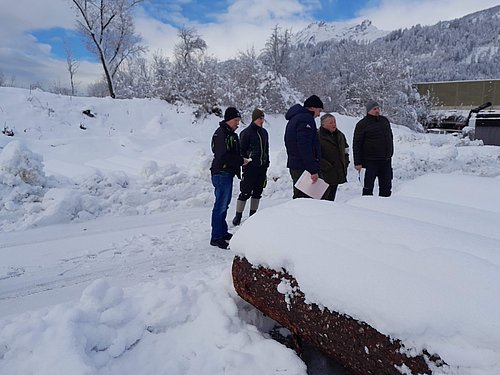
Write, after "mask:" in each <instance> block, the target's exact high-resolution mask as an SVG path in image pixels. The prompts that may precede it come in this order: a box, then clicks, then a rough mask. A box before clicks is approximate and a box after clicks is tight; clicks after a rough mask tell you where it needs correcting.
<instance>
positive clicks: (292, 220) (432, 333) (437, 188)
mask: <svg viewBox="0 0 500 375" xmlns="http://www.w3.org/2000/svg"><path fill="white" fill-rule="evenodd" d="M457 187H461V188H463V189H464V190H466V191H467V192H468V194H467V195H464V194H463V193H462V192H461V190H460V189H458V188H457ZM499 188H500V178H498V177H497V178H481V177H473V176H444V175H428V176H424V177H421V178H417V179H416V180H415V181H412V182H407V183H406V184H405V185H404V186H403V188H402V189H401V191H400V192H399V193H397V194H396V195H395V196H394V197H392V198H389V199H384V198H378V197H360V198H356V199H353V200H351V201H349V202H347V203H333V204H332V203H331V202H324V201H313V200H308V199H301V200H295V201H291V202H288V203H285V204H283V205H280V206H275V207H272V208H269V209H266V210H262V212H260V213H259V215H256V217H255V218H254V217H252V218H250V219H249V220H247V221H246V222H245V224H244V225H243V227H242V228H241V229H240V230H239V231H238V232H237V233H236V235H235V236H234V237H233V240H232V241H231V249H233V250H234V251H235V252H237V253H238V254H241V255H244V256H245V257H247V259H248V260H249V261H250V262H251V263H252V264H262V265H265V266H268V267H271V268H274V269H281V267H283V268H285V269H287V270H288V271H289V272H290V273H291V274H292V275H294V276H295V277H296V279H297V280H298V283H299V285H300V288H301V290H302V291H303V292H304V293H305V295H306V297H307V298H308V299H309V300H310V301H311V302H315V303H317V304H319V305H321V306H326V307H328V308H330V309H332V310H335V311H339V312H341V313H345V314H347V315H350V316H352V317H354V318H356V319H359V320H362V321H365V322H367V323H368V324H370V325H371V326H373V327H374V328H376V329H377V330H379V331H380V332H382V333H384V334H389V335H390V336H391V337H394V338H399V339H402V340H403V342H405V343H406V344H407V345H409V346H413V347H415V348H416V349H418V350H421V349H427V350H428V351H429V352H430V353H437V354H439V355H440V356H441V357H442V358H443V360H444V361H445V362H447V363H448V364H449V365H450V366H451V368H452V370H453V371H456V372H457V373H459V374H468V375H469V374H484V375H490V374H493V373H499V372H500V349H499V348H500V320H499V319H498V317H499V316H500V299H498V297H497V296H499V295H500V235H499V234H498V228H497V226H498V223H499V222H500V210H499V209H498V207H500V201H499V199H500V198H498V194H497V192H498V190H499ZM471 189H473V191H471ZM434 192H436V193H435V194H433V193H434ZM284 298H285V299H286V295H285V296H284ZM436 371H437V372H436V373H439V370H436Z"/></svg>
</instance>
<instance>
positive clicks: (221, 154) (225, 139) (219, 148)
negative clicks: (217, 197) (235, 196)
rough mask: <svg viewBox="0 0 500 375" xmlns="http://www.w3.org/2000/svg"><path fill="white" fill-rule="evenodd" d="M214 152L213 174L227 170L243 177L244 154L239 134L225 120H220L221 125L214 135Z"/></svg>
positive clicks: (211, 169)
mask: <svg viewBox="0 0 500 375" xmlns="http://www.w3.org/2000/svg"><path fill="white" fill-rule="evenodd" d="M212 152H213V154H214V158H213V160H212V166H211V167H210V171H211V172H212V175H214V174H217V173H220V172H227V173H230V174H231V175H232V176H235V175H236V176H238V178H241V168H240V167H241V165H243V156H241V155H240V140H239V138H238V134H236V133H235V132H234V130H232V129H231V128H230V127H229V126H228V125H227V124H226V122H225V121H221V122H219V127H218V128H217V130H216V131H215V132H214V135H213V136H212Z"/></svg>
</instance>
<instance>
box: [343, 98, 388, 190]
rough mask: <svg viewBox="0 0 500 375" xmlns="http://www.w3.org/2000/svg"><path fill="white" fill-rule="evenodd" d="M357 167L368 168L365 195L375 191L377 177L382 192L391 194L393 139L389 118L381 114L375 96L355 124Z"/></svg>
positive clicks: (358, 168) (359, 170)
mask: <svg viewBox="0 0 500 375" xmlns="http://www.w3.org/2000/svg"><path fill="white" fill-rule="evenodd" d="M352 151H353V156H354V168H355V169H356V171H358V173H360V172H361V169H362V168H365V177H364V181H363V193H362V194H363V195H373V188H374V186H375V180H376V179H378V187H379V194H378V195H379V196H381V197H390V196H391V190H392V156H393V154H394V141H393V135H392V130H391V123H390V122H389V120H388V119H387V118H386V117H384V116H382V115H380V106H379V104H378V103H377V102H376V101H375V100H368V102H367V103H366V116H365V117H363V118H362V119H361V120H360V121H359V122H358V123H357V124H356V127H355V128H354V137H353V141H352Z"/></svg>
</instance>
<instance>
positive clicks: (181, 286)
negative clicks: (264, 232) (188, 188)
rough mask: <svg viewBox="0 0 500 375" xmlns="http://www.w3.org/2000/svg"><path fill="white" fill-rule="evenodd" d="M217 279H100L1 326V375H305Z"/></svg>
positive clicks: (209, 276)
mask: <svg viewBox="0 0 500 375" xmlns="http://www.w3.org/2000/svg"><path fill="white" fill-rule="evenodd" d="M215 274H220V270H217V273H215V272H212V274H209V273H208V272H205V273H194V272H193V273H190V274H188V275H184V276H180V277H179V279H177V280H176V282H175V283H171V282H169V281H166V280H163V281H158V282H156V283H152V284H143V285H140V286H138V287H136V288H135V289H131V290H128V291H124V290H122V289H120V288H116V287H113V286H111V285H109V284H108V283H107V282H106V281H104V280H102V279H101V280H96V281H94V282H93V283H92V284H91V285H90V286H89V287H87V288H86V289H85V291H84V292H83V294H82V296H81V298H80V301H79V302H78V303H75V304H66V305H59V306H56V307H53V308H51V309H49V310H47V311H40V312H32V313H25V314H22V315H20V316H18V317H15V318H11V319H5V320H3V321H0V337H1V339H0V373H2V374H20V373H22V374H27V373H33V374H37V375H44V374H54V371H56V372H58V373H64V374H72V375H80V374H81V375H83V374H118V373H119V374H171V375H176V374H177V375H189V374H192V375H199V374H202V373H206V374H223V373H228V374H241V375H244V374H248V375H253V374H256V373H257V374H278V373H287V374H296V375H305V374H306V369H305V365H304V363H303V362H302V361H301V360H300V359H299V358H298V357H297V356H296V355H295V353H294V352H293V351H292V350H290V349H287V348H285V347H284V346H282V345H280V344H279V343H277V342H276V341H274V340H272V339H270V338H268V337H264V336H263V335H262V334H261V333H259V332H258V331H257V329H256V328H255V326H253V325H249V324H248V323H246V322H245V321H244V320H242V318H240V317H239V315H238V311H239V309H238V306H237V303H241V301H239V299H238V298H237V297H236V296H235V294H234V291H232V284H231V283H230V275H229V273H228V272H223V275H222V276H215Z"/></svg>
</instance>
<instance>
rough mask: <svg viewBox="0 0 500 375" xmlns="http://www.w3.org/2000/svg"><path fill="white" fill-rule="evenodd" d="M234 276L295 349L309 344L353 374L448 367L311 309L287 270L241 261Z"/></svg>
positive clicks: (353, 322) (387, 374)
mask: <svg viewBox="0 0 500 375" xmlns="http://www.w3.org/2000/svg"><path fill="white" fill-rule="evenodd" d="M232 275H233V283H234V288H235V290H236V292H237V293H238V295H239V296H240V297H241V298H243V299H244V300H245V301H247V302H249V303H250V304H252V305H253V306H255V307H256V308H257V309H259V310H260V311H261V312H263V313H264V314H265V315H267V316H269V317H270V318H272V319H274V320H275V321H276V322H278V323H279V324H281V325H283V326H284V327H286V328H288V329H289V330H290V331H291V332H292V334H293V335H294V337H295V340H294V341H295V342H296V343H300V342H301V341H302V342H307V343H309V344H310V345H312V346H313V347H315V348H316V349H318V350H320V351H321V352H323V353H324V354H325V355H327V356H328V357H330V358H331V359H333V360H334V361H336V362H338V363H340V364H341V365H342V366H344V367H345V368H347V369H349V370H350V371H351V372H352V373H353V374H359V375H367V374H383V375H391V374H394V375H400V374H402V373H403V374H405V373H407V374H432V371H431V369H430V367H429V363H431V362H432V363H433V365H434V366H437V367H440V366H443V365H446V364H445V363H444V362H443V361H442V360H441V359H440V358H439V356H437V355H430V354H429V353H428V352H426V351H424V352H422V353H420V354H415V355H411V354H410V350H407V349H406V348H405V346H404V344H403V343H402V342H401V341H400V340H398V339H396V338H391V337H389V336H386V335H384V334H382V333H380V332H378V331H377V330H376V329H374V328H372V327H371V326H370V325H368V324H366V323H365V322H362V321H358V320H356V319H353V318H352V317H350V316H348V315H345V314H340V313H338V312H336V311H330V310H329V309H326V308H320V307H319V306H318V305H316V304H314V303H312V304H310V303H306V302H305V301H306V296H305V295H304V293H302V292H301V291H300V288H299V285H298V283H297V280H296V279H295V278H294V277H293V276H292V275H290V274H288V273H287V271H286V270H284V269H283V270H281V271H277V270H273V269H269V268H264V267H261V266H258V267H256V266H254V265H252V264H251V263H249V262H248V261H247V259H246V258H241V257H238V256H236V257H235V258H234V260H233V267H232ZM283 282H285V283H286V284H288V285H290V286H291V289H293V293H292V294H289V295H288V297H287V298H285V297H286V296H285V295H284V294H282V293H280V291H278V286H279V285H280V283H283ZM299 346H300V345H299ZM296 349H298V350H299V351H300V348H296ZM415 352H416V351H415V350H412V351H411V353H412V354H413V353H415Z"/></svg>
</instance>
